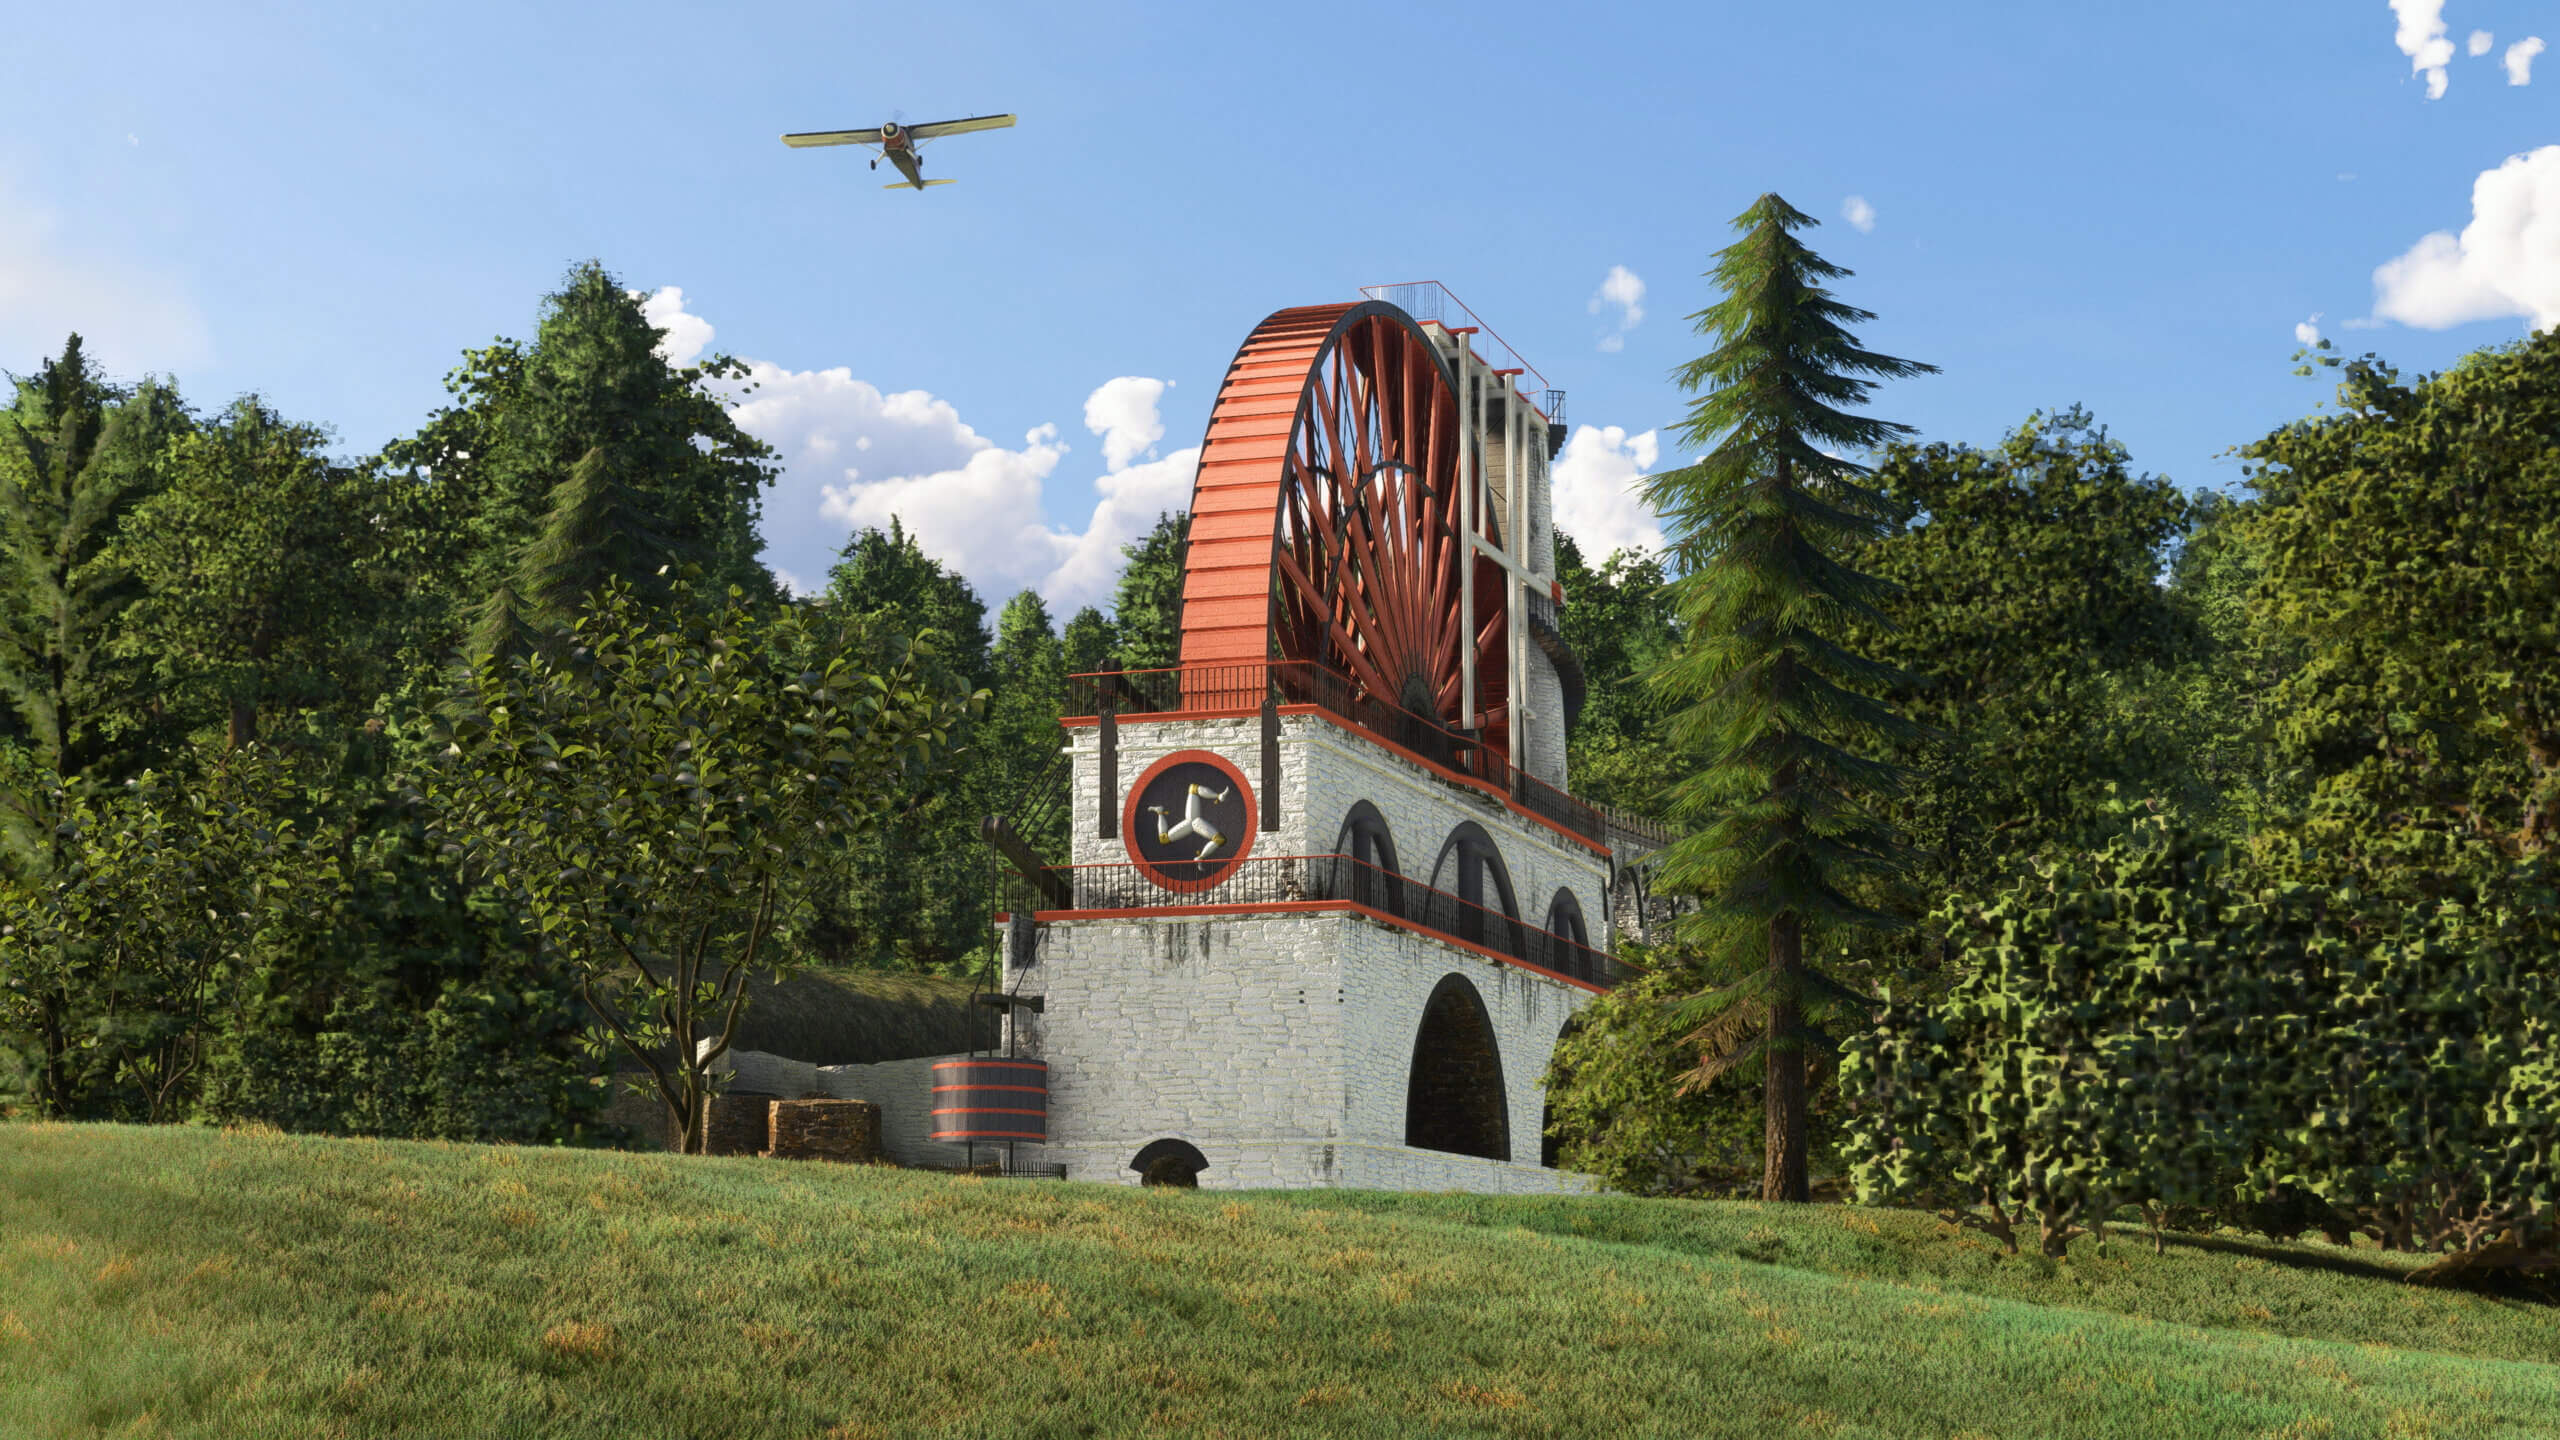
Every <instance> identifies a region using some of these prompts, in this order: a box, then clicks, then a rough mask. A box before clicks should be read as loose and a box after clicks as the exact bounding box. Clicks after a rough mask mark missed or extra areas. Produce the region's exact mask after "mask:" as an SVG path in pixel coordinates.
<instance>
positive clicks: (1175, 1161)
mask: <svg viewBox="0 0 2560 1440" xmlns="http://www.w3.org/2000/svg"><path fill="white" fill-rule="evenodd" d="M1129 1168H1130V1169H1132V1170H1135V1171H1137V1172H1138V1183H1139V1184H1141V1185H1171V1186H1175V1187H1178V1188H1180V1189H1184V1190H1190V1189H1195V1188H1197V1187H1198V1186H1199V1184H1200V1172H1201V1171H1203V1170H1206V1169H1208V1168H1209V1157H1208V1156H1206V1155H1203V1154H1201V1153H1200V1148H1199V1147H1198V1146H1196V1145H1194V1144H1192V1143H1191V1142H1190V1141H1188V1140H1176V1139H1173V1138H1171V1137H1167V1138H1165V1139H1162V1140H1153V1141H1149V1142H1148V1144H1147V1146H1146V1148H1145V1149H1142V1150H1140V1151H1139V1152H1138V1153H1137V1155H1136V1156H1134V1157H1132V1158H1131V1160H1130V1161H1129Z"/></svg>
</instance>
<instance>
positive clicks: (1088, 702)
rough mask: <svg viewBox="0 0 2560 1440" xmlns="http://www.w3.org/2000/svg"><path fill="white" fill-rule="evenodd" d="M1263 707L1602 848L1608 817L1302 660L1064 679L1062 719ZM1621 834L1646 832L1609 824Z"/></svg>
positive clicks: (1460, 735)
mask: <svg viewBox="0 0 2560 1440" xmlns="http://www.w3.org/2000/svg"><path fill="white" fill-rule="evenodd" d="M1265 700H1271V701H1275V702H1277V703H1279V704H1282V705H1313V706H1315V707H1316V708H1317V709H1320V710H1323V711H1325V712H1326V713H1327V714H1330V715H1335V716H1338V717H1340V718H1341V719H1343V720H1345V721H1348V722H1349V723H1350V724H1351V725H1352V726H1353V727H1355V728H1357V729H1359V730H1362V731H1365V732H1367V733H1368V734H1370V735H1372V736H1375V737H1376V738H1378V739H1380V740H1383V741H1385V742H1387V743H1388V744H1390V745H1394V746H1396V747H1398V748H1400V749H1402V750H1404V751H1406V752H1407V753H1409V754H1411V755H1413V756H1415V757H1416V758H1418V759H1420V760H1422V761H1423V762H1424V763H1425V764H1428V765H1431V766H1433V767H1435V768H1437V769H1439V770H1442V771H1444V772H1446V773H1448V774H1450V775H1452V776H1454V777H1455V778H1458V779H1461V780H1468V781H1473V782H1475V783H1476V784H1478V785H1481V786H1483V787H1484V788H1486V789H1488V790H1491V791H1492V792H1494V793H1495V794H1498V795H1503V796H1507V797H1509V799H1510V800H1511V802H1512V803H1513V804H1515V805H1518V806H1519V807H1520V808H1521V809H1523V810H1526V811H1528V812H1529V813H1530V814H1532V815H1535V816H1537V817H1538V818H1540V819H1542V820H1545V821H1547V822H1548V823H1550V824H1552V825H1554V826H1556V827H1557V828H1558V829H1561V830H1564V831H1566V832H1567V833H1569V834H1573V835H1578V836H1581V837H1582V838H1583V839H1585V840H1588V841H1590V842H1591V843H1592V844H1593V845H1596V846H1598V847H1600V848H1601V849H1603V850H1606V849H1610V848H1611V846H1610V841H1609V829H1610V825H1611V823H1612V822H1611V819H1610V816H1609V815H1608V814H1607V813H1606V812H1604V811H1603V810H1602V809H1601V808H1600V807H1599V806H1597V805H1594V804H1592V803H1590V802H1589V801H1587V800H1581V799H1577V798H1575V797H1574V796H1572V795H1569V794H1567V793H1566V792H1564V791H1562V790H1559V789H1557V788H1556V787H1555V786H1553V785H1550V784H1548V783H1547V782H1545V781H1543V780H1540V779H1538V778H1537V777H1536V776H1534V775H1531V774H1530V773H1529V772H1528V771H1526V770H1523V769H1520V768H1518V767H1516V766H1514V765H1513V764H1512V763H1511V760H1510V757H1509V756H1507V755H1505V754H1504V753H1503V752H1502V751H1500V750H1498V749H1495V748H1494V747H1492V746H1490V745H1487V744H1485V743H1484V742H1482V741H1480V740H1478V739H1476V738H1475V737H1474V736H1472V735H1469V734H1468V733H1467V732H1465V731H1463V730H1459V729H1455V728H1453V727H1451V726H1448V725H1445V724H1443V723H1442V722H1441V721H1439V720H1438V719H1436V718H1433V717H1431V716H1426V715H1417V714H1415V713H1414V712H1412V711H1410V710H1407V709H1405V708H1404V707H1403V706H1400V705H1396V704H1392V703H1390V702H1388V701H1385V700H1382V699H1379V698H1378V697H1377V696H1376V695H1373V694H1371V693H1369V692H1368V691H1367V690H1366V689H1364V688H1362V687H1361V686H1360V685H1359V683H1358V682H1356V681H1354V680H1352V679H1351V678H1350V677H1349V676H1346V675H1343V674H1340V673H1339V672H1337V671H1333V670H1328V669H1326V668H1324V667H1323V666H1320V665H1317V664H1315V663H1313V662H1311V661H1305V660H1264V661H1255V662H1249V663H1245V664H1237V665H1177V666H1171V667H1168V668H1165V669H1160V670H1105V671H1098V672H1094V673H1090V674H1083V675H1070V676H1068V677H1067V707H1068V717H1069V718H1071V719H1072V718H1083V717H1088V716H1095V715H1099V714H1101V713H1102V711H1103V710H1104V708H1105V707H1108V708H1109V709H1110V710H1111V711H1112V712H1113V713H1114V714H1118V715H1186V714H1187V715H1209V714H1245V713H1248V712H1251V711H1254V710H1258V709H1260V708H1261V707H1262V704H1263V702H1264V701H1265ZM1618 825H1619V828H1620V829H1621V830H1622V831H1624V832H1625V833H1627V834H1630V835H1633V836H1636V837H1638V838H1641V839H1646V840H1651V839H1652V838H1653V834H1658V833H1659V827H1650V829H1651V831H1652V832H1653V833H1648V832H1647V830H1645V829H1639V828H1638V827H1636V826H1635V825H1631V824H1628V823H1626V822H1625V821H1624V820H1621V821H1619V822H1618Z"/></svg>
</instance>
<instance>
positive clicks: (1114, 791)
mask: <svg viewBox="0 0 2560 1440" xmlns="http://www.w3.org/2000/svg"><path fill="white" fill-rule="evenodd" d="M1097 729H1098V730H1099V732H1100V736H1101V750H1102V754H1101V757H1100V764H1099V765H1098V766H1097V769H1098V770H1099V772H1100V778H1101V781H1102V785H1101V789H1102V813H1101V815H1100V816H1098V817H1096V818H1097V819H1098V820H1099V821H1100V824H1099V826H1098V828H1096V830H1095V831H1094V833H1095V834H1097V835H1099V836H1101V837H1102V838H1103V839H1105V840H1116V839H1118V838H1120V717H1119V716H1118V715H1116V714H1114V713H1113V712H1112V709H1111V696H1110V695H1109V693H1108V692H1106V693H1105V694H1104V696H1103V700H1102V717H1101V723H1100V725H1099V726H1098V727H1097Z"/></svg>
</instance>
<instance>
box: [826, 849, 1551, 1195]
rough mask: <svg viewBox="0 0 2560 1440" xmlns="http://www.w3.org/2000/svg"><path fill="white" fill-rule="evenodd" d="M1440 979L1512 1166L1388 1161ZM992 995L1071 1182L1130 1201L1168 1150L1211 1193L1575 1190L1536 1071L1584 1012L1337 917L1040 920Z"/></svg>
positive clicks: (1403, 933) (1447, 953)
mask: <svg viewBox="0 0 2560 1440" xmlns="http://www.w3.org/2000/svg"><path fill="white" fill-rule="evenodd" d="M1382 808H1383V807H1382ZM1450 974H1458V975H1462V976H1464V977H1465V978H1466V979H1467V981H1468V982H1469V983H1470V984H1471V985H1473V986H1474V987H1475V989H1476V992H1477V994H1478V995H1479V996H1480V997H1481V998H1482V1000H1483V1002H1484V1005H1485V1009H1486V1012H1487V1014H1488V1016H1489V1017H1490V1018H1491V1020H1492V1023H1493V1030H1494V1034H1495V1037H1496V1043H1497V1046H1498V1049H1499V1052H1500V1055H1501V1061H1502V1076H1503V1092H1504V1099H1505V1102H1506V1107H1507V1110H1508V1113H1509V1116H1510V1146H1511V1155H1512V1157H1513V1158H1512V1159H1511V1161H1510V1162H1508V1163H1504V1162H1500V1161H1493V1160H1484V1159H1478V1158H1475V1157H1471V1156H1463V1155H1451V1154H1444V1153H1441V1152H1438V1151H1430V1150H1416V1149H1413V1148H1410V1147H1408V1146H1406V1145H1405V1144H1404V1143H1403V1141H1404V1133H1405V1097H1406V1091H1407V1087H1408V1085H1409V1084H1410V1081H1411V1076H1412V1069H1413V1061H1414V1042H1415V1037H1416V1035H1417V1034H1418V1032H1419V1030H1420V1027H1421V1023H1422V1012H1423V1007H1424V1004H1425V1002H1426V1001H1427V1000H1428V999H1429V998H1430V995H1431V992H1432V990H1433V988H1434V987H1436V986H1437V985H1438V984H1439V983H1440V981H1441V979H1442V977H1444V976H1447V975H1450ZM1007 984H1008V988H1011V989H1015V990H1018V991H1019V992H1020V993H1022V994H1025V995H1039V996H1042V997H1043V998H1044V1000H1045V1002H1046V1010H1045V1012H1044V1013H1042V1014H1039V1015H1029V1014H1021V1013H1020V1012H1017V1014H1018V1015H1019V1019H1018V1024H1019V1025H1020V1027H1021V1028H1020V1031H1019V1033H1018V1034H1017V1035H1016V1036H1015V1037H1014V1038H1015V1043H1016V1045H1017V1046H1018V1047H1019V1050H1020V1053H1022V1054H1024V1055H1027V1056H1032V1057H1036V1058H1039V1059H1042V1060H1046V1061H1047V1062H1048V1064H1049V1084H1050V1097H1049V1109H1050V1125H1051V1141H1052V1143H1051V1144H1050V1145H1048V1146H1047V1147H1045V1148H1044V1149H1043V1150H1041V1151H1040V1152H1039V1153H1036V1154H1035V1153H1033V1151H1032V1148H1031V1147H1025V1153H1024V1156H1023V1158H1024V1159H1025V1160H1026V1161H1030V1162H1042V1161H1045V1162H1046V1163H1051V1164H1064V1165H1065V1166H1066V1167H1067V1174H1068V1176H1069V1178H1071V1179H1084V1180H1101V1181H1118V1182H1121V1183H1135V1181H1136V1180H1137V1178H1138V1177H1137V1174H1136V1172H1135V1171H1133V1170H1131V1169H1130V1168H1129V1162H1130V1160H1131V1159H1132V1158H1134V1157H1135V1156H1136V1154H1137V1153H1138V1151H1139V1150H1140V1149H1141V1148H1142V1147H1144V1146H1145V1145H1147V1144H1148V1143H1149V1142H1151V1141H1154V1140H1158V1139H1163V1138H1168V1137H1170V1138H1174V1139H1180V1140H1185V1141H1188V1142H1189V1143H1190V1144H1192V1145H1194V1146H1196V1147H1197V1148H1198V1149H1199V1150H1200V1151H1201V1153H1202V1154H1203V1155H1204V1156H1206V1157H1207V1158H1208V1161H1209V1169H1208V1171H1207V1172H1206V1173H1204V1174H1202V1175H1201V1176H1200V1183H1201V1184H1202V1185H1203V1186H1210V1187H1216V1188H1240V1187H1249V1186H1290V1187H1297V1186H1330V1185H1350V1186H1364V1187H1382V1188H1392V1189H1465V1190H1483V1191H1558V1190H1564V1191H1575V1190H1582V1189H1585V1188H1588V1181H1587V1180H1586V1179H1585V1178H1584V1177H1581V1176H1576V1175H1570V1174H1565V1173H1560V1172H1557V1171H1553V1170H1548V1169H1546V1168H1544V1167H1542V1166H1540V1165H1539V1164H1538V1163H1537V1160H1538V1155H1539V1145H1540V1132H1541V1129H1542V1127H1543V1125H1544V1121H1545V1108H1546V1106H1545V1099H1546V1097H1545V1090H1544V1086H1543V1084H1542V1080H1543V1076H1544V1074H1545V1071H1546V1065H1547V1061H1548V1058H1549V1056H1550V1054H1551V1053H1552V1051H1553V1050H1554V1048H1555V1042H1556V1038H1557V1036H1558V1034H1559V1033H1560V1032H1561V1031H1562V1030H1563V1028H1564V1024H1565V1021H1566V1020H1567V1019H1568V1018H1570V1017H1571V1015H1572V1014H1573V1012H1574V1011H1575V1010H1576V1009H1578V1008H1580V1007H1581V1005H1583V1004H1584V1003H1586V1002H1587V1001H1588V1000H1589V999H1590V998H1591V997H1590V995H1589V992H1587V991H1583V990H1580V989H1577V988H1575V987H1573V986H1570V985H1566V984H1564V983H1562V982H1559V981H1555V980H1550V979H1547V978H1546V977H1544V976H1541V975H1538V974H1535V973H1533V972H1531V971H1528V970H1524V969H1521V968H1520V967H1518V966H1513V965H1506V964H1502V963H1500V962H1498V961H1494V960H1489V959H1485V958H1483V957H1480V956H1477V955H1474V954H1472V953H1470V952H1467V951H1463V950H1460V949H1458V948H1457V947H1455V946H1452V945H1449V944H1445V943H1443V942H1440V941H1437V940H1432V939H1429V938H1427V937H1424V936H1420V935H1416V934H1414V933H1413V932H1411V931H1408V930H1403V929H1400V928H1398V927H1395V926H1390V925H1387V924H1384V923H1382V922H1378V921H1373V920H1369V919H1367V918H1365V917H1361V916H1356V915H1352V914H1349V913H1347V912H1338V911H1325V912H1313V913H1295V914H1288V913H1284V914H1270V913H1263V914H1254V913H1244V914H1237V915H1231V916H1212V917H1201V918H1190V919H1186V918H1181V917H1168V918H1160V919H1125V920H1120V919H1114V920H1099V919H1098V920H1061V921H1053V922H1051V923H1048V924H1045V925H1042V926H1041V927H1040V931H1039V940H1038V944H1037V946H1036V949H1035V952H1034V958H1033V960H1032V962H1031V963H1030V964H1029V965H1027V966H1024V967H1022V968H1020V969H1018V970H1014V971H1011V972H1009V973H1008V975H1007ZM866 1098H876V1097H866Z"/></svg>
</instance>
